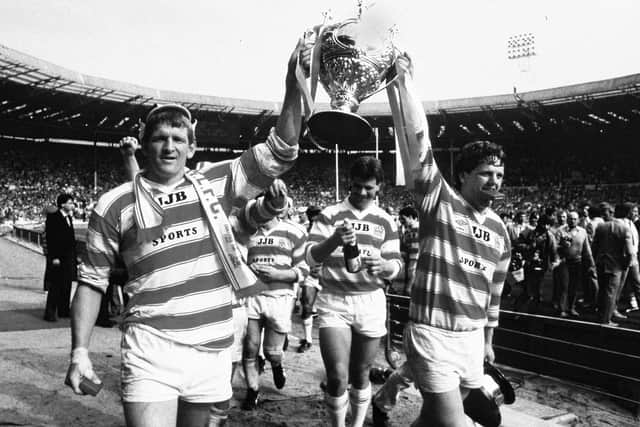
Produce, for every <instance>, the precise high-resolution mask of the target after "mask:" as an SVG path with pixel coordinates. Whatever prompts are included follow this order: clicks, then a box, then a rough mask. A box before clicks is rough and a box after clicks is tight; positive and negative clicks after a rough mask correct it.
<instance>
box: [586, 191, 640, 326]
mask: <svg viewBox="0 0 640 427" xmlns="http://www.w3.org/2000/svg"><path fill="white" fill-rule="evenodd" d="M600 210H601V211H602V218H603V219H604V222H603V223H601V224H599V225H598V227H597V228H596V231H595V234H594V236H593V242H592V244H591V250H592V252H593V257H594V258H595V263H596V270H597V274H598V285H599V289H598V312H599V317H600V319H599V322H600V323H602V324H605V325H611V326H615V325H617V323H615V322H612V321H611V320H612V319H613V320H620V319H623V318H624V316H623V315H622V314H621V313H619V312H618V310H617V308H616V298H617V295H618V289H619V287H620V286H621V280H622V273H623V272H624V271H626V269H627V268H628V267H629V264H630V261H631V254H632V253H633V247H632V238H631V231H630V230H629V227H628V226H627V225H626V224H624V223H623V222H622V221H620V220H619V219H616V218H614V216H613V212H614V210H613V207H612V206H611V205H610V204H609V203H607V202H602V203H600Z"/></svg>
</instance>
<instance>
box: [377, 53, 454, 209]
mask: <svg viewBox="0 0 640 427" xmlns="http://www.w3.org/2000/svg"><path fill="white" fill-rule="evenodd" d="M395 70H396V73H397V75H398V78H397V80H396V82H395V83H394V84H393V85H390V86H389V87H388V88H387V94H388V95H389V105H390V107H391V113H392V116H393V124H394V127H395V132H396V137H397V140H398V153H399V154H400V158H401V159H402V164H403V169H404V175H405V182H406V186H407V189H408V190H413V191H414V192H415V193H416V195H417V196H418V197H419V198H422V197H423V196H425V195H426V194H428V193H431V192H432V190H433V189H434V188H436V187H438V186H439V185H440V184H441V183H442V179H440V178H441V176H440V173H439V171H438V168H437V165H436V164H435V160H434V156H433V150H432V147H431V143H430V141H429V125H428V123H427V118H426V114H425V112H424V107H423V106H422V102H421V101H420V99H419V98H418V95H417V91H416V89H415V87H414V85H413V77H412V75H413V65H412V62H411V58H410V57H409V55H408V54H406V53H405V54H403V55H400V56H399V57H398V59H397V60H396V65H395Z"/></svg>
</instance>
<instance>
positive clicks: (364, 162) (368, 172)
mask: <svg viewBox="0 0 640 427" xmlns="http://www.w3.org/2000/svg"><path fill="white" fill-rule="evenodd" d="M349 178H350V179H351V180H353V179H354V178H360V179H365V180H366V179H371V178H375V179H376V183H378V184H379V183H381V182H382V181H383V180H384V170H383V169H382V163H381V162H380V160H378V159H376V158H375V157H371V156H362V157H358V158H357V159H356V160H355V162H353V164H352V165H351V169H350V170H349Z"/></svg>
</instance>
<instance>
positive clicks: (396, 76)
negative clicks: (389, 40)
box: [360, 46, 400, 102]
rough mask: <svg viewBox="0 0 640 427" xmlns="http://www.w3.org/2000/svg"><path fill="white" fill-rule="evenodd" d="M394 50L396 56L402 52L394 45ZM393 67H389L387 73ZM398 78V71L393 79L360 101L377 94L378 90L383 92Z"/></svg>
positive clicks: (394, 63) (393, 65)
mask: <svg viewBox="0 0 640 427" xmlns="http://www.w3.org/2000/svg"><path fill="white" fill-rule="evenodd" d="M393 50H394V51H395V53H396V58H397V57H398V52H400V50H399V49H398V48H396V47H395V46H394V48H393ZM395 65H396V62H395V61H393V64H392V65H391V67H395ZM391 67H389V69H388V70H387V74H389V72H390V71H391ZM396 80H398V74H397V73H396V75H395V76H393V78H392V79H391V80H388V81H387V83H385V84H384V85H382V86H380V87H379V88H378V89H376V90H374V91H373V92H371V93H370V94H368V95H366V96H364V97H363V98H362V99H361V100H360V102H362V101H364V100H365V99H368V98H371V97H372V96H373V95H375V94H376V93H378V92H381V91H383V90H385V89H386V88H387V87H389V86H391V85H392V84H393V83H394V82H395V81H396Z"/></svg>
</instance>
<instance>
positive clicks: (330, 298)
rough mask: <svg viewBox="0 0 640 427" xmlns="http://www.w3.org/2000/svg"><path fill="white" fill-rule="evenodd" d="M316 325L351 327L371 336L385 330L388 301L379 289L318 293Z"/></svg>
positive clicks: (383, 332) (376, 336)
mask: <svg viewBox="0 0 640 427" xmlns="http://www.w3.org/2000/svg"><path fill="white" fill-rule="evenodd" d="M316 309H317V310H318V328H351V329H352V330H353V331H354V332H357V333H358V334H360V335H364V336H366V337H370V338H379V337H382V336H384V335H385V334H386V333H387V326H386V322H387V300H386V297H385V295H384V291H383V290H382V289H377V290H375V291H373V292H368V293H364V294H355V295H338V294H331V293H327V292H326V291H322V292H318V297H317V298H316Z"/></svg>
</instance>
